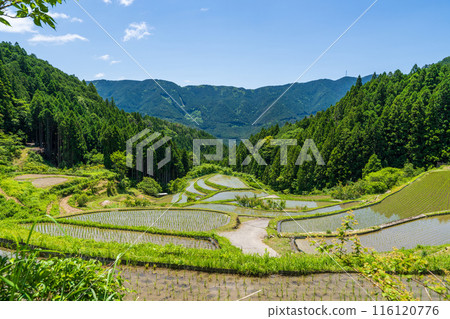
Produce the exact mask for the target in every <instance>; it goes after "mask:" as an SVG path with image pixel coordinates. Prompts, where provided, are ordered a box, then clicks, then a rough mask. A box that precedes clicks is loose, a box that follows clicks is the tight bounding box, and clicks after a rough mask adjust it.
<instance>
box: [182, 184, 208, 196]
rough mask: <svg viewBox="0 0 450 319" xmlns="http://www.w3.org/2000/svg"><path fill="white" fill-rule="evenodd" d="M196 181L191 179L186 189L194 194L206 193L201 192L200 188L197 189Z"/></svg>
mask: <svg viewBox="0 0 450 319" xmlns="http://www.w3.org/2000/svg"><path fill="white" fill-rule="evenodd" d="M194 184H195V181H190V182H189V185H188V186H187V187H186V191H188V192H190V193H193V194H197V195H202V196H203V195H205V194H203V193H200V192H199V191H198V190H196V189H195V187H194Z"/></svg>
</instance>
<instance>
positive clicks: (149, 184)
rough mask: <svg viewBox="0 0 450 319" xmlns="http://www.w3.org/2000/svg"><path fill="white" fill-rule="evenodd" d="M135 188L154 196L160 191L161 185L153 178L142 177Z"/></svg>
mask: <svg viewBox="0 0 450 319" xmlns="http://www.w3.org/2000/svg"><path fill="white" fill-rule="evenodd" d="M137 188H138V189H140V190H141V191H142V192H143V193H144V194H146V195H151V196H155V195H157V194H158V193H161V192H162V187H161V185H159V184H158V183H157V182H156V181H155V180H154V179H153V178H151V177H144V179H143V180H142V182H140V183H139V184H137Z"/></svg>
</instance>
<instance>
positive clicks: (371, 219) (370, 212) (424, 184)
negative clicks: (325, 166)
mask: <svg viewBox="0 0 450 319" xmlns="http://www.w3.org/2000/svg"><path fill="white" fill-rule="evenodd" d="M449 209H450V171H442V172H432V173H429V174H428V175H425V176H424V177H422V178H421V179H419V180H417V181H415V182H413V183H412V184H410V185H409V186H406V187H405V188H404V189H402V190H401V191H399V192H398V193H395V194H393V195H392V196H389V197H387V198H386V199H385V200H383V201H382V202H380V203H378V204H375V205H373V206H370V207H365V208H359V209H355V210H354V211H353V214H354V215H355V220H357V221H358V225H356V226H355V227H354V228H355V229H363V228H368V227H372V226H377V225H381V224H385V223H389V222H393V221H397V220H401V219H405V218H409V217H413V216H417V215H420V214H424V213H430V212H437V211H444V210H449ZM345 215H346V213H342V214H338V215H332V216H325V217H320V218H312V219H308V220H302V221H301V222H300V221H296V222H294V221H285V222H282V223H281V231H282V232H289V233H305V232H325V231H328V230H330V231H335V230H336V229H337V228H338V227H340V225H341V222H342V218H344V217H345ZM297 223H299V224H300V225H301V226H299V225H298V224H297ZM305 230H306V231H305Z"/></svg>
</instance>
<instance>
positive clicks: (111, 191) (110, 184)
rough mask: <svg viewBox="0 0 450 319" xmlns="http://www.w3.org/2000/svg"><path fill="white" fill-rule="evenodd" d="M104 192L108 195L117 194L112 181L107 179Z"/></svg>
mask: <svg viewBox="0 0 450 319" xmlns="http://www.w3.org/2000/svg"><path fill="white" fill-rule="evenodd" d="M106 194H107V195H108V196H114V195H116V194H117V187H116V183H115V182H114V181H108V184H106Z"/></svg>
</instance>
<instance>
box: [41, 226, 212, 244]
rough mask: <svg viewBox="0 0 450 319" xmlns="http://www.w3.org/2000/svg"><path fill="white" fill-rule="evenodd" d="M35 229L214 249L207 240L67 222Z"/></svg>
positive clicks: (59, 233) (96, 239) (80, 235)
mask: <svg viewBox="0 0 450 319" xmlns="http://www.w3.org/2000/svg"><path fill="white" fill-rule="evenodd" d="M61 228H62V229H61ZM63 230H64V231H63ZM35 231H37V232H39V233H42V234H47V235H51V236H65V235H68V236H70V237H74V238H80V239H92V240H95V241H100V242H116V243H123V244H142V243H152V244H157V245H162V246H164V245H167V244H173V245H177V246H184V247H187V248H200V249H215V246H214V245H213V244H212V243H211V242H210V241H208V240H201V239H194V238H187V237H176V236H166V235H156V234H149V233H144V232H135V231H125V230H117V229H102V228H95V227H82V226H75V225H67V224H60V225H56V224H53V223H40V224H37V225H36V227H35Z"/></svg>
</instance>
